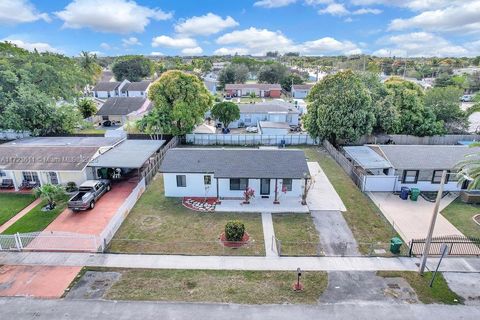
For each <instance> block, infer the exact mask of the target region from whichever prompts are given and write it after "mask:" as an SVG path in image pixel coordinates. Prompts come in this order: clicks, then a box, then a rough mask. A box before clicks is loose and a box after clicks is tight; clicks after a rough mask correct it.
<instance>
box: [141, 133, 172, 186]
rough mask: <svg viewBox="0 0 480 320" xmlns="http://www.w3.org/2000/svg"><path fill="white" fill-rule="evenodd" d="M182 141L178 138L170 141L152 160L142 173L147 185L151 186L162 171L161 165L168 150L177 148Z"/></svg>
mask: <svg viewBox="0 0 480 320" xmlns="http://www.w3.org/2000/svg"><path fill="white" fill-rule="evenodd" d="M179 141H180V139H179V138H178V137H173V138H172V139H170V141H169V142H168V143H167V144H165V145H164V146H163V147H162V148H161V149H160V151H159V152H158V153H157V154H155V156H154V157H153V158H152V159H150V162H149V164H148V166H147V167H146V168H144V169H143V171H142V177H143V178H144V179H145V184H146V185H149V184H150V182H151V181H152V180H153V177H154V176H155V174H157V172H158V170H160V164H161V163H162V160H163V158H164V157H165V154H166V153H167V151H168V150H170V149H171V148H175V147H176V146H177V145H178V144H179Z"/></svg>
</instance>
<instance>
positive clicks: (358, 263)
mask: <svg viewBox="0 0 480 320" xmlns="http://www.w3.org/2000/svg"><path fill="white" fill-rule="evenodd" d="M436 261H437V259H433V258H432V259H429V260H428V268H429V269H431V270H432V269H434V268H435V266H436ZM418 262H419V259H418V258H407V257H399V258H380V257H251V256H246V257H242V256H236V257H232V256H178V255H140V254H139V255H135V254H101V253H99V254H90V253H74V252H71V253H65V252H1V253H0V264H4V265H51V266H80V267H82V266H91V267H112V268H114V267H119V268H147V269H148V268H151V269H191V270H273V271H274V270H279V271H282V270H296V269H297V268H298V267H300V268H302V269H303V270H306V271H377V270H391V271H417V270H418V266H417V265H416V263H418ZM440 270H441V271H456V272H480V259H478V258H446V259H444V260H443V262H442V267H441V268H440Z"/></svg>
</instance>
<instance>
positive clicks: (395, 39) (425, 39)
mask: <svg viewBox="0 0 480 320" xmlns="http://www.w3.org/2000/svg"><path fill="white" fill-rule="evenodd" d="M379 42H381V43H383V44H387V45H391V46H392V47H389V48H381V49H379V50H377V51H375V52H373V55H380V56H387V55H390V52H391V54H392V55H396V56H406V55H408V56H409V57H432V56H440V57H445V56H468V55H471V54H472V53H471V52H469V51H468V50H467V49H466V48H465V47H464V46H459V45H455V44H453V43H451V42H449V41H448V40H446V39H444V38H442V37H440V36H437V35H435V34H433V33H428V32H412V33H406V34H400V35H394V36H390V37H387V38H384V39H380V40H379Z"/></svg>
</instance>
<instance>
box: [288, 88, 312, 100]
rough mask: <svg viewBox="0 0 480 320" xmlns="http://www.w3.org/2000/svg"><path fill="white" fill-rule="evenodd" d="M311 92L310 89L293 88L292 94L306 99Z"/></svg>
mask: <svg viewBox="0 0 480 320" xmlns="http://www.w3.org/2000/svg"><path fill="white" fill-rule="evenodd" d="M309 92H310V90H293V89H292V95H293V97H294V98H295V99H305V98H306V97H307V95H308V93H309Z"/></svg>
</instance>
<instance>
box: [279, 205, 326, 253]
mask: <svg viewBox="0 0 480 320" xmlns="http://www.w3.org/2000/svg"><path fill="white" fill-rule="evenodd" d="M272 216H273V227H274V229H275V237H276V238H277V239H278V240H280V243H281V248H278V249H279V250H280V249H281V255H282V256H318V255H321V246H320V240H319V237H318V232H317V230H316V229H315V225H314V224H313V219H312V216H311V215H310V214H305V213H274V214H272Z"/></svg>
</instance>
